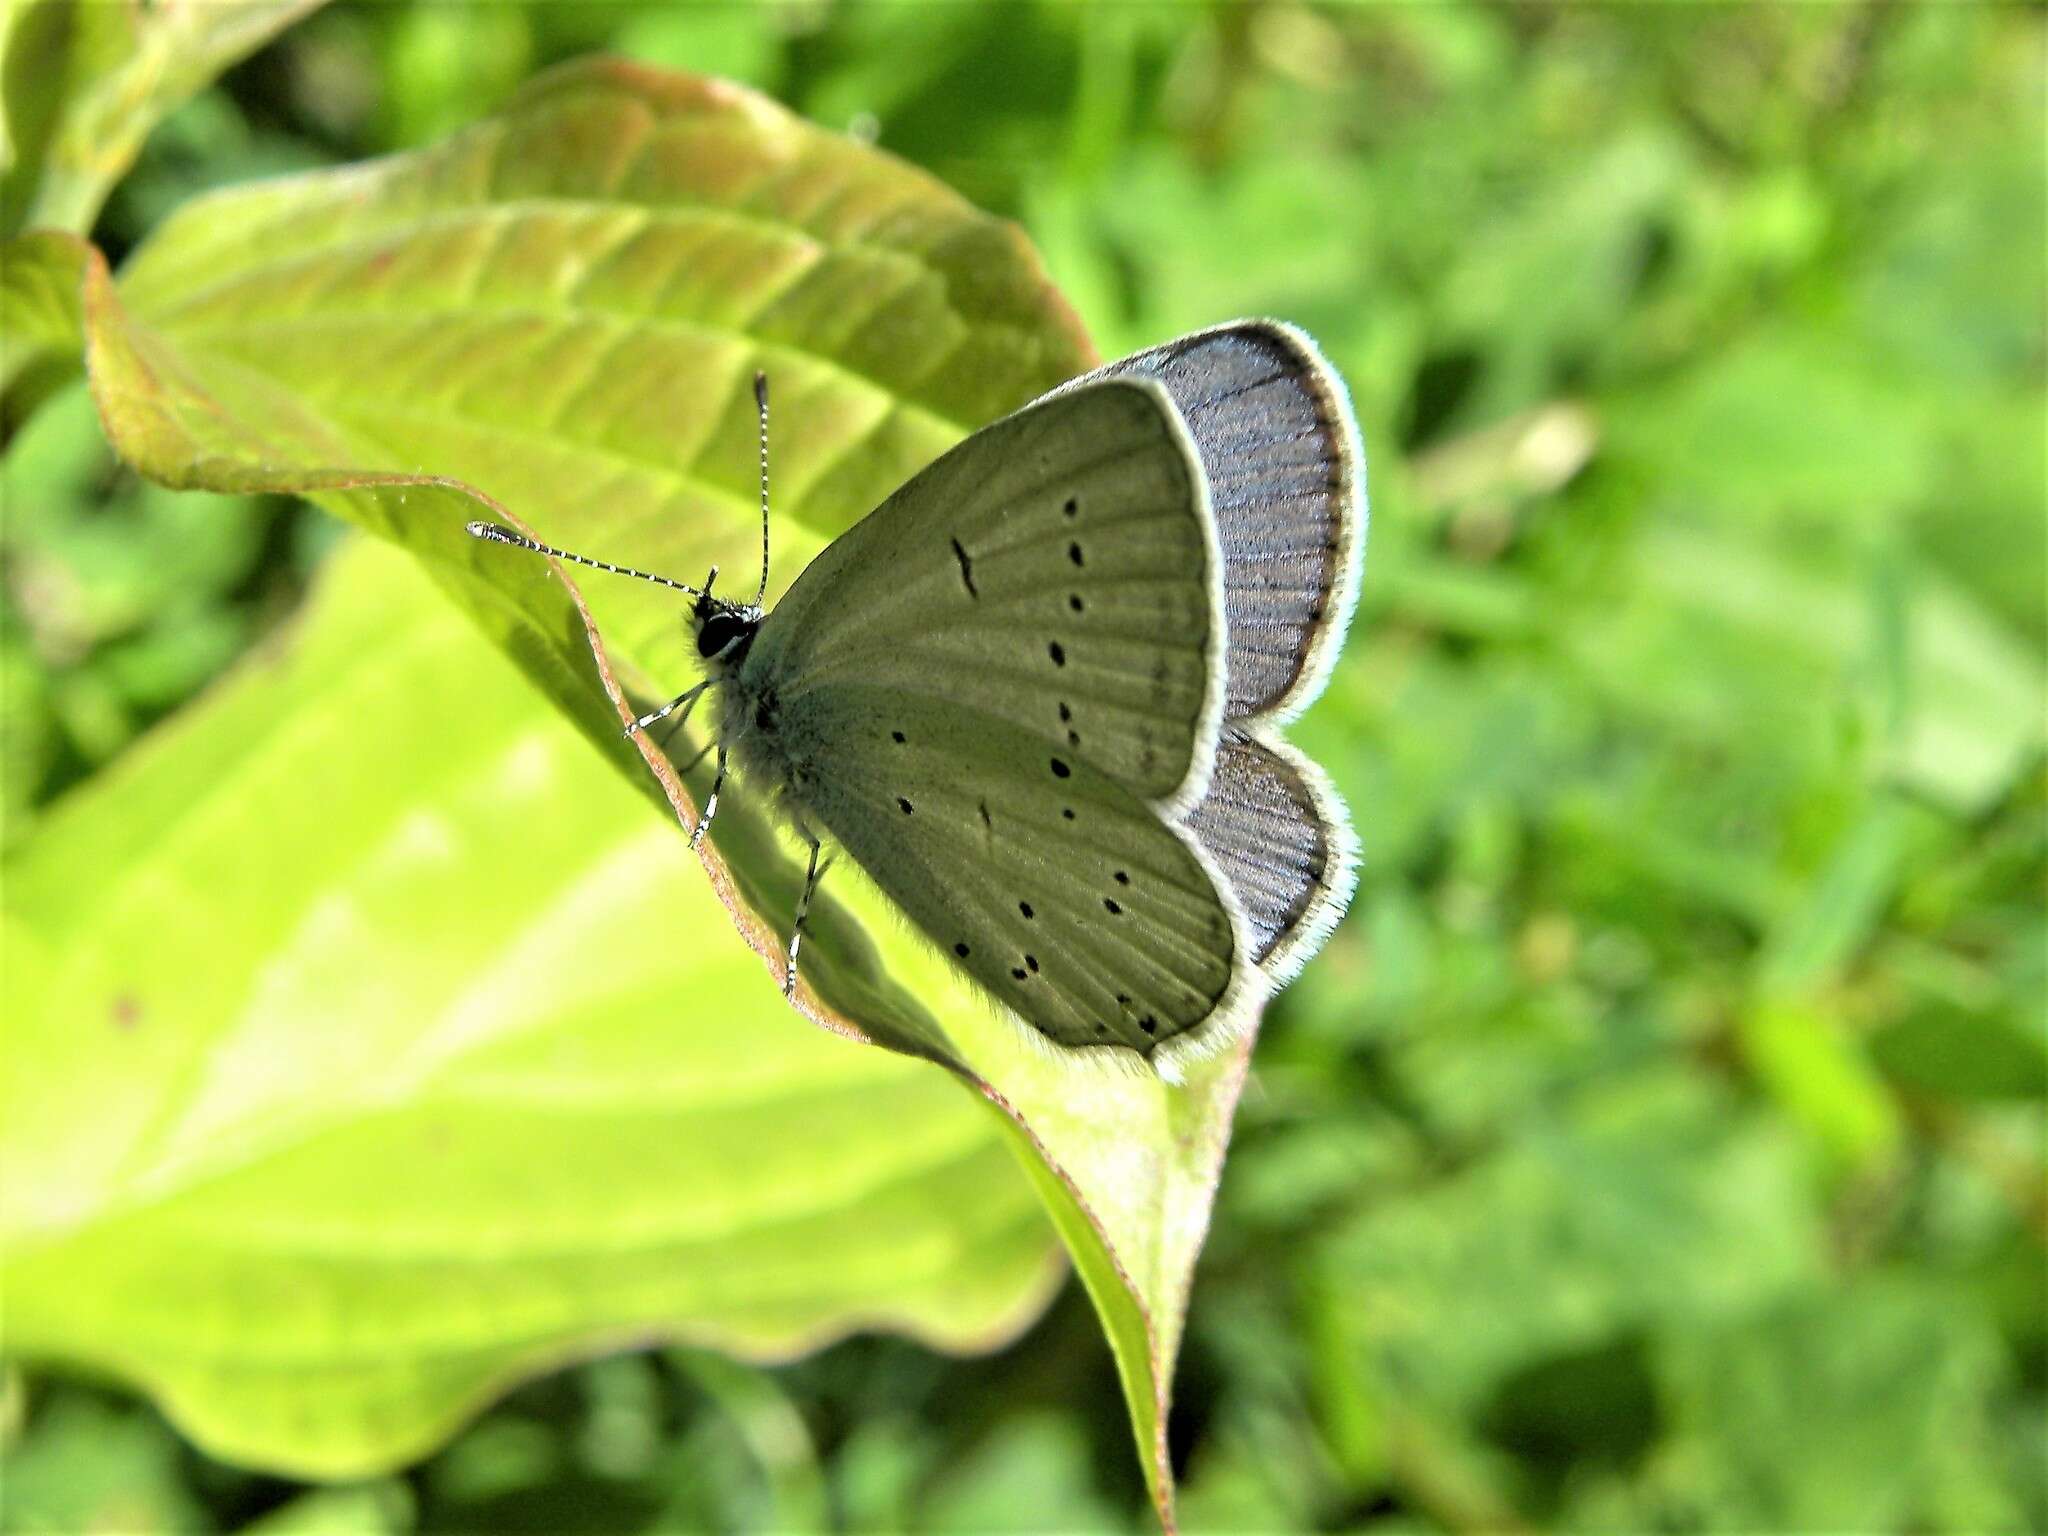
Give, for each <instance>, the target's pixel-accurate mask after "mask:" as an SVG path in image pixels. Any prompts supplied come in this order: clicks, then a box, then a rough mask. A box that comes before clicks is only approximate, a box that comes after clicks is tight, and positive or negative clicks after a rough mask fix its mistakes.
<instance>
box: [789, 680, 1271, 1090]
mask: <svg viewBox="0 0 2048 1536" xmlns="http://www.w3.org/2000/svg"><path fill="white" fill-rule="evenodd" d="M778 732H779V735H780V737H781V739H782V740H783V742H784V743H785V745H786V749H787V751H788V752H789V754H790V758H791V762H792V765H793V767H795V769H796V773H795V774H794V776H793V783H792V787H791V791H790V793H791V795H792V797H793V798H794V799H795V801H796V802H797V807H796V808H797V809H798V810H799V813H800V815H801V816H802V817H803V818H804V819H805V820H806V821H807V822H808V823H809V824H811V825H812V827H813V830H814V831H822V832H825V833H828V834H829V835H830V836H831V837H832V838H833V839H834V840H835V841H837V842H838V843H840V844H841V845H842V846H843V847H844V848H845V849H846V851H847V852H848V853H849V854H851V855H852V857H853V859H854V860H855V861H856V862H857V863H858V864H859V865H860V866H861V867H862V868H863V869H865V870H866V871H867V872H868V874H869V875H870V876H871V877H872V878H873V879H874V881H875V883H876V884H877V885H879V886H880V887H881V889H882V891H883V892H884V893H885V894H886V895H887V896H889V898H890V899H891V900H892V901H894V902H895V903H896V904H897V905H898V906H900V907H901V908H902V909H903V910H904V912H905V913H906V914H908V916H909V917H910V918H911V920H912V921H913V922H914V923H915V924H916V926H917V927H918V928H919V929H920V930H921V931H922V932H923V933H924V934H925V935H926V936H927V937H929V938H930V939H931V940H932V941H933V942H934V943H936V944H937V945H938V946H939V947H940V949H942V950H943V951H945V952H946V953H948V954H949V955H951V956H952V957H953V959H954V960H955V961H956V963H957V964H959V965H960V967H961V968H962V969H964V970H965V971H966V972H967V973H968V974H969V975H971V976H972V977H973V978H974V979H975V980H976V981H977V982H979V983H980V984H981V985H982V986H983V987H984V988H986V989H987V990H988V991H989V992H990V993H991V994H993V995H994V996H995V997H996V998H997V999H998V1000H999V1001H1000V1002H1002V1003H1003V1004H1005V1005H1006V1006H1008V1007H1009V1008H1010V1009H1012V1010H1014V1011H1015V1012H1016V1013H1017V1014H1018V1015H1020V1016H1021V1017H1022V1018H1023V1019H1024V1020H1025V1022H1026V1023H1028V1024H1029V1025H1031V1027H1032V1028H1034V1029H1036V1030H1037V1031H1038V1032H1039V1033H1040V1034H1042V1035H1044V1036H1045V1037H1046V1038H1047V1039H1049V1040H1052V1041H1053V1042H1055V1043H1056V1044H1059V1045H1063V1046H1075V1047H1089V1046H1105V1045H1119V1046H1125V1047H1128V1048H1130V1049H1133V1050H1136V1051H1138V1052H1139V1053H1140V1054H1144V1055H1148V1056H1149V1055H1150V1054H1151V1052H1152V1051H1153V1049H1154V1047H1156V1046H1159V1045H1163V1044H1166V1043H1167V1042H1170V1041H1173V1040H1176V1039H1178V1038H1181V1037H1183V1036H1190V1035H1192V1034H1195V1033H1197V1032H1199V1033H1202V1034H1204V1035H1205V1036H1208V1035H1210V1034H1211V1032H1212V1031H1216V1030H1221V1031H1223V1032H1227V1029H1228V1026H1229V1024H1230V1022H1232V1021H1234V1020H1236V1019H1238V1018H1241V1017H1242V1016H1243V1011H1242V1010H1241V1009H1240V1008H1239V1007H1238V1003H1239V1001H1240V1000H1241V999H1242V997H1243V995H1244V992H1245V984H1246V980H1247V975H1246V973H1247V972H1248V971H1249V967H1248V965H1247V964H1246V962H1245V960H1244V957H1243V954H1242V948H1243V941H1242V938H1241V924H1242V917H1241V914H1239V913H1238V912H1236V911H1235V910H1233V907H1232V906H1231V905H1230V899H1229V898H1228V897H1226V896H1225V895H1223V894H1221V893H1220V892H1221V889H1222V888H1221V884H1220V882H1219V881H1218V880H1217V879H1216V878H1214V876H1213V874H1212V872H1211V870H1210V868H1209V867H1208V866H1207V865H1206V864H1205V861H1204V858H1203V856H1201V855H1200V854H1198V853H1197V852H1196V851H1195V848H1194V846H1193V844H1194V839H1193V838H1192V837H1191V836H1189V835H1188V834H1187V833H1186V832H1185V831H1184V830H1182V829H1179V828H1177V827H1175V826H1173V825H1172V824H1171V823H1169V822H1168V821H1166V820H1165V819H1164V818H1162V817H1161V816H1160V815H1159V814H1158V812H1157V811H1156V810H1155V809H1154V808H1153V807H1152V806H1150V805H1148V804H1147V803H1146V802H1145V801H1144V800H1142V799H1140V798H1139V797H1138V796H1137V795H1135V794H1133V793H1132V792H1131V791H1130V790H1129V789H1127V788H1125V787H1124V786H1123V785H1121V784H1119V783H1118V782H1116V780H1114V779H1112V778H1110V777H1109V776H1108V775H1107V774H1104V773H1102V772H1101V771H1099V770H1098V769H1096V768H1094V767H1093V766H1092V765H1091V764H1090V763H1089V762H1088V761H1087V760H1086V759H1085V758H1083V757H1081V756H1079V755H1078V754H1076V753H1073V752H1072V751H1070V750H1068V749H1066V748H1064V747H1059V746H1054V745H1052V744H1050V743H1048V742H1046V741H1045V740H1043V739H1042V738H1040V737H1038V736H1037V735H1035V734H1033V733H1031V732H1029V731H1026V730H1025V729H1023V728H1022V727H1020V726H1018V725H1017V724H1015V723H1014V722H1012V721H1009V720H1006V719H1003V718H1001V717H1000V716H997V715H992V714H989V713H987V712H984V711H981V710H976V709H970V708H967V707H965V706H962V705H959V704H956V703H953V702H952V701H950V700H945V699H938V698H932V697H929V696H926V695H922V694H918V693H914V692H910V691H907V690H902V689H894V688H887V687H881V686H877V685H873V684H865V683H858V682H844V683H831V684H825V685H821V686H818V687H814V688H808V689H806V690H804V691H803V693H802V694H800V695H798V696H795V697H792V698H791V699H789V700H787V701H786V702H785V703H784V705H783V706H782V711H781V715H780V720H779V726H778ZM814 764H815V766H816V769H817V771H816V772H815V773H814V772H812V771H811V769H812V767H813V765H814ZM1250 980H1251V981H1252V982H1254V983H1256V981H1257V977H1256V975H1255V974H1253V975H1252V976H1251V977H1250Z"/></svg>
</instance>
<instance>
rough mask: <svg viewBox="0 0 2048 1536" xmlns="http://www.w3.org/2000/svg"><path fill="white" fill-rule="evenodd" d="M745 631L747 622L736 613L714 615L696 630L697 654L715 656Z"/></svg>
mask: <svg viewBox="0 0 2048 1536" xmlns="http://www.w3.org/2000/svg"><path fill="white" fill-rule="evenodd" d="M746 630H747V621H746V620H745V619H743V618H741V617H740V616H739V615H738V614H736V613H714V614H713V615H711V617H710V618H708V619H706V620H705V621H704V622H703V623H702V624H701V625H700V626H698V629H697V654H698V655H699V656H716V655H717V654H718V653H719V652H720V651H722V650H724V649H725V648H726V647H727V646H728V645H731V644H732V643H733V641H735V640H737V639H738V638H739V637H740V636H741V635H743V634H745V633H746Z"/></svg>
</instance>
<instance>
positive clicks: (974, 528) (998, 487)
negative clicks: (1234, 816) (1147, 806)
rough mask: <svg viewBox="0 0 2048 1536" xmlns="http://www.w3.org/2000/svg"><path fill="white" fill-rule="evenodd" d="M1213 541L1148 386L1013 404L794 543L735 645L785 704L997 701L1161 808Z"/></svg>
mask: <svg viewBox="0 0 2048 1536" xmlns="http://www.w3.org/2000/svg"><path fill="white" fill-rule="evenodd" d="M1221 612H1222V591H1221V570H1220V556H1219V553H1218V549H1217V545H1216V538H1215V530H1214V524H1213V521H1212V519H1211V518H1210V516H1209V512H1208V501H1207V489H1206V483H1205V480H1204V477H1203V475H1202V471H1201V467H1200V463H1199V460H1198V458H1197V456H1196V453H1195V449H1194V446H1193V442H1192V440H1191V439H1190V438H1189V436H1188V433H1187V430H1186V427H1185V425H1184V424H1183V423H1182V421H1181V419H1180V417H1179V414H1178V412H1177V411H1176V410H1175V409H1174V407H1173V406H1172V404H1171V402H1170V401H1169V400H1168V398H1167V395H1166V392H1165V390H1164V388H1163V387H1162V386H1160V385H1158V384H1157V383H1153V382H1148V381H1142V380H1137V381H1108V382H1104V383H1100V384H1097V385H1095V386H1093V387H1091V388H1089V389H1087V390H1079V391H1074V392H1072V393H1068V394H1063V395H1060V396H1057V397H1054V398H1050V399H1047V400H1044V401H1041V402H1039V403H1038V404H1036V405H1033V406H1028V407H1026V408H1025V409H1024V410H1022V411H1019V412H1018V413H1017V414H1016V415H1014V416H1010V417H1008V418H1006V419H1004V420H1002V421H1000V422H997V423H996V424H994V425H993V426H990V427H987V428H985V429H983V430H982V431H980V432H978V433H976V434H975V435H974V436H973V437H971V438H969V439H967V440H966V441H965V442H963V443H961V444H960V445H959V446H958V447H956V448H955V449H954V450H953V451H952V452H950V453H948V454H946V455H945V456H944V457H942V458H940V459H939V460H938V461H936V462H935V463H933V464H932V465H930V466H929V467H927V468H926V469H925V470H923V471H922V472H921V473H920V474H918V475H917V476H916V478H914V479H912V480H911V481H910V482H909V483H908V484H907V485H905V486H904V487H903V488H902V489H901V490H899V491H898V492H897V493H896V494H895V495H893V496H891V497H890V498H889V499H888V500H887V501H885V502H884V503H883V504H882V505H881V506H880V507H879V508H877V509H876V510H875V511H874V512H873V513H871V514H870V515H869V516H868V517H867V518H865V519H864V520H862V521H861V522H860V523H858V524H856V525H855V526H854V527H853V528H851V529H850V530H848V531H847V532H846V533H845V534H844V535H842V536H841V537H840V538H839V539H838V540H836V541H835V542H834V543H833V544H832V545H831V546H830V547H829V548H827V549H826V550H825V551H824V552H823V553H822V554H821V555H819V557H818V558H817V559H816V560H815V561H814V562H812V564H811V566H810V567H809V568H808V569H807V570H805V572H804V573H803V575H802V576H801V577H800V578H799V579H798V580H797V582H796V583H795V584H794V585H793V586H792V587H791V588H790V590H789V592H788V593H787V594H786V595H785V596H784V597H783V599H782V601H781V602H780V603H778V604H777V605H776V607H775V610H774V612H773V613H771V614H770V615H769V617H768V619H767V620H766V622H765V623H764V624H763V625H762V627H761V632H760V634H759V636H758V638H757V639H756V641H755V643H754V649H753V653H752V654H751V655H750V656H749V657H748V659H747V663H746V667H745V676H744V678H743V682H744V684H745V686H746V687H747V689H748V690H749V692H752V693H760V692H762V691H764V690H769V691H772V692H773V693H774V695H775V696H776V697H777V698H778V699H780V700H781V701H782V702H784V703H787V704H793V703H794V701H795V699H796V698H797V697H798V696H799V695H801V694H803V693H804V692H806V691H808V690H812V689H818V688H824V687H836V686H840V685H842V684H848V683H854V682H858V683H860V684H863V685H866V686H869V687H873V688H876V689H878V690H881V691H882V692H883V693H884V694H885V695H887V694H890V693H900V694H902V695H905V696H911V697H918V698H926V699H933V700H949V701H952V702H953V703H955V704H958V705H959V706H961V707H963V708H973V709H977V710H980V711H982V712H984V713H986V714H989V715H992V716H994V717H996V718H1000V719H1005V720H1008V721H1009V722H1011V723H1012V724H1014V725H1017V726H1019V727H1021V728H1022V729H1023V730H1024V731H1025V732H1027V733H1029V734H1030V735H1032V736H1035V737H1038V738H1040V739H1042V740H1044V741H1046V742H1051V743H1054V744H1057V745H1059V746H1060V747H1062V748H1063V749H1065V750H1066V752H1067V753H1068V755H1069V756H1071V757H1076V758H1078V759H1081V760H1085V761H1087V762H1088V763H1090V764H1091V765H1092V766H1093V767H1095V768H1096V769H1097V770H1099V771H1100V772H1102V773H1103V774H1105V775H1107V776H1108V777H1110V778H1112V779H1114V780H1115V781H1117V782H1118V783H1120V784H1122V785H1124V786H1125V787H1126V788H1128V789H1130V790H1131V791H1132V792H1133V793H1134V794H1136V795H1137V796H1139V797H1140V798H1141V799H1145V800H1150V801H1154V802H1157V803H1159V804H1161V805H1162V806H1164V807H1166V808H1168V809H1170V810H1179V809H1184V808H1185V807H1186V806H1187V805H1189V804H1192V803H1193V801H1194V800H1195V799H1196V798H1198V797H1199V795H1200V793H1201V789H1202V787H1203V786H1204V785H1205V784H1206V782H1207V779H1208V773H1209V767H1210V759H1211V756H1212V754H1213V752H1214V745H1215V738H1216V732H1217V727H1218V723H1219V721H1220V717H1221V710H1222V694H1223V676H1222V673H1223V668H1222V666H1221V665H1220V650H1221V646H1222V643H1223V626H1222V619H1221Z"/></svg>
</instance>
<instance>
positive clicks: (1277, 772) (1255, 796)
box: [1185, 727, 1358, 984]
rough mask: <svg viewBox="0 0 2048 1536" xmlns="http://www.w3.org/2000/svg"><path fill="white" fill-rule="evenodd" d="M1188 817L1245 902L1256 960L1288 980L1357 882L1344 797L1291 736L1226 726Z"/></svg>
mask: <svg viewBox="0 0 2048 1536" xmlns="http://www.w3.org/2000/svg"><path fill="white" fill-rule="evenodd" d="M1185 819H1186V824H1187V827H1188V829H1189V830H1190V831H1191V832H1193V833H1194V834H1195V836H1196V837H1197V838H1198V839H1200V841H1201V844H1202V847H1203V848H1204V849H1205V850H1206V851H1207V853H1208V855H1209V857H1210V859H1211V861H1212V862H1213V863H1214V865H1215V867H1216V869H1217V870H1218V872H1219V873H1220V874H1221V875H1222V876H1223V877H1224V879H1225V880H1226V881H1227V882H1228V883H1229V886H1230V889H1231V890H1232V892H1233V893H1234V894H1235V895H1236V897H1237V899H1238V901H1239V903H1240V904H1241V905H1242V907H1243V909H1244V913H1245V920H1246V928H1245V932H1246V937H1247V940H1248V947H1249V950H1250V953H1251V958H1252V960H1253V961H1254V963H1256V964H1257V965H1258V967H1259V969H1260V970H1261V971H1263V972H1264V973H1265V974H1266V976H1267V978H1268V979H1269V980H1271V981H1273V982H1274V983H1276V984H1283V983H1285V982H1286V981H1288V980H1289V979H1291V978H1292V977H1293V976H1294V975H1295V973H1296V972H1298V971H1299V970H1300V969H1301V968H1302V966H1303V965H1305V964H1307V963H1308V960H1309V957H1310V956H1312V955H1313V954H1314V953H1315V952H1316V950H1318V949H1319V948H1321V947H1322V942H1323V940H1324V939H1325V938H1327V937H1328V936H1329V932H1330V930H1331V929H1332V928H1333V927H1335V926H1336V923H1337V920H1338V919H1339V918H1340V917H1342V916H1343V914H1344V909H1345V907H1346V906H1348V905H1349V904H1350V901H1351V894H1352V891H1353V890H1354V889H1355V888H1356V886H1357V883H1358V873H1357V839H1356V838H1355V837H1354V836H1353V834H1352V831H1351V822H1350V818H1349V817H1348V816H1347V815H1346V814H1345V811H1344V802H1343V801H1341V800H1340V799H1338V798H1337V792H1336V791H1335V790H1334V789H1332V788H1331V787H1330V782H1329V780H1328V779H1327V778H1325V777H1324V776H1323V772H1322V770H1321V769H1319V768H1317V767H1316V766H1315V764H1314V763H1312V762H1310V761H1309V760H1308V759H1307V758H1306V757H1303V756H1302V755H1301V754H1300V753H1299V752H1297V751H1295V750H1294V749H1293V748H1292V747H1290V746H1289V745H1287V743H1286V742H1284V741H1277V740H1272V739H1266V738H1260V737H1256V736H1251V735H1247V734H1245V733H1243V732H1240V731H1238V730H1236V729H1233V728H1229V727H1226V728H1225V730H1224V732H1223V740H1222V743H1221V744H1220V745H1219V746H1218V748H1217V751H1216V771H1215V773H1214V774H1213V775H1212V776H1211V778H1210V781H1209V792H1208V793H1207V794H1206V795H1204V796H1203V797H1202V799H1201V801H1200V803H1198V804H1197V805H1196V806H1195V807H1194V808H1193V809H1192V810H1191V811H1189V812H1188V814H1187V817H1186V818H1185Z"/></svg>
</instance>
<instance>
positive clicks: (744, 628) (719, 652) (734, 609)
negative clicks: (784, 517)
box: [690, 566, 762, 672]
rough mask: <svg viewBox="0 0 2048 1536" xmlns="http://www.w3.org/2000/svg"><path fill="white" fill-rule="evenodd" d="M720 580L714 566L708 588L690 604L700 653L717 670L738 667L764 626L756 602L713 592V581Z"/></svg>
mask: <svg viewBox="0 0 2048 1536" xmlns="http://www.w3.org/2000/svg"><path fill="white" fill-rule="evenodd" d="M717 579H718V568H717V567H716V566H713V567H712V569H711V574H710V576H708V577H706V578H705V581H704V590H703V591H702V592H700V593H699V594H698V595H697V600H696V602H694V603H692V604H691V605H690V629H691V632H692V633H693V634H694V635H695V636H696V640H697V654H698V655H699V656H701V657H703V658H704V662H705V665H706V666H708V667H710V668H711V669H712V670H713V671H714V672H723V671H725V670H727V669H729V668H732V667H736V666H738V665H739V664H740V662H741V661H743V660H744V659H745V658H746V654H747V647H748V646H750V645H752V644H753V643H754V632H755V631H756V630H758V629H759V628H760V627H761V617H762V614H761V609H760V606H759V605H758V604H755V603H733V602H728V601H726V599H724V598H722V597H713V596H712V595H711V583H712V582H714V581H716V580H717Z"/></svg>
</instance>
